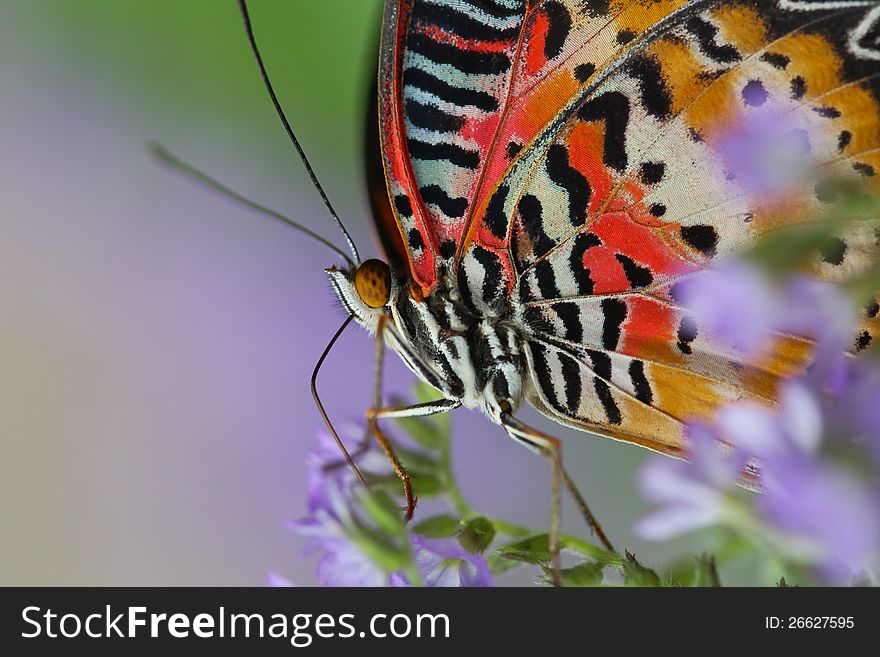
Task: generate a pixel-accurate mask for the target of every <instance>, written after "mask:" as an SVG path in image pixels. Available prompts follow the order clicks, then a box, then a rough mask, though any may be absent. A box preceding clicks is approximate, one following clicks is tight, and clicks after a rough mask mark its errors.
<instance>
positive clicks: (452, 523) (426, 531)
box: [412, 515, 461, 538]
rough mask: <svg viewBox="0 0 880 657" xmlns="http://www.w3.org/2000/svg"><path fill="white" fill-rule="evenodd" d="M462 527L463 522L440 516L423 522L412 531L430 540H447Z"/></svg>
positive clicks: (453, 517) (454, 518)
mask: <svg viewBox="0 0 880 657" xmlns="http://www.w3.org/2000/svg"><path fill="white" fill-rule="evenodd" d="M460 527H461V521H460V520H459V519H458V518H456V517H455V516H448V515H440V516H433V517H431V518H426V519H425V520H422V521H421V522H419V523H417V524H416V525H415V526H414V527H413V528H412V531H413V533H414V534H420V535H422V536H427V537H428V538H446V537H447V536H452V535H453V534H455V533H456V532H457V531H458V530H459V528H460Z"/></svg>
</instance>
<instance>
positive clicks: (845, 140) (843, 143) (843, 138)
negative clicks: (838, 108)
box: [837, 130, 852, 153]
mask: <svg viewBox="0 0 880 657" xmlns="http://www.w3.org/2000/svg"><path fill="white" fill-rule="evenodd" d="M851 141H852V133H851V132H850V131H849V130H843V131H841V133H840V134H839V135H838V136H837V152H838V153H843V151H845V150H846V147H847V146H849V144H850V142H851Z"/></svg>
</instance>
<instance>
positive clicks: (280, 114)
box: [238, 0, 361, 265]
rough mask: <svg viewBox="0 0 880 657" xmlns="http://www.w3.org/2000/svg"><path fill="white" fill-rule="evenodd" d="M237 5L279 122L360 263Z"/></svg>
mask: <svg viewBox="0 0 880 657" xmlns="http://www.w3.org/2000/svg"><path fill="white" fill-rule="evenodd" d="M238 6H239V8H240V9H241V16H242V18H243V19H244V29H245V31H246V32H247V37H248V41H249V42H250V44H251V50H253V52H254V58H255V59H256V60H257V66H259V67H260V75H261V76H262V77H263V83H264V84H265V85H266V91H268V92H269V97H270V98H271V99H272V104H273V105H274V106H275V111H276V112H277V113H278V117H279V118H280V119H281V123H283V124H284V129H285V130H286V131H287V136H288V137H290V141H291V143H293V147H294V148H295V149H296V152H297V153H298V154H299V157H300V159H301V160H302V163H303V165H304V166H305V168H306V171H308V173H309V177H310V178H311V179H312V184H313V185H314V186H315V189H317V190H318V193H319V194H320V195H321V198H322V199H323V200H324V205H325V206H327V210H328V211H329V212H330V216H332V217H333V220H334V221H335V222H336V225H337V226H339V230H341V231H342V234H343V235H345V241H346V242H348V248H349V249H350V250H351V253H352V255H353V256H354V260H355V264H357V265H360V263H361V257H360V254H358V250H357V247H356V246H355V244H354V240H352V239H351V235H349V234H348V231H347V230H346V228H345V226H344V225H343V223H342V220H341V219H340V218H339V215H338V214H336V210H334V209H333V204H332V203H330V199H329V198H327V194H326V193H325V192H324V188H323V187H321V183H320V182H318V176H316V175H315V170H314V169H312V165H311V164H310V163H309V158H307V157H306V154H305V151H303V149H302V146H300V144H299V140H298V139H297V138H296V135H295V134H294V132H293V128H291V127H290V122H289V121H288V120H287V116H286V115H285V114H284V110H283V109H282V108H281V103H280V102H278V96H276V95H275V89H274V88H273V87H272V82H271V81H270V80H269V74H268V72H267V71H266V65H265V64H264V63H263V57H262V55H260V49H259V48H258V47H257V39H256V37H254V28H253V25H251V17H250V14H249V13H248V8H247V3H246V2H245V0H238Z"/></svg>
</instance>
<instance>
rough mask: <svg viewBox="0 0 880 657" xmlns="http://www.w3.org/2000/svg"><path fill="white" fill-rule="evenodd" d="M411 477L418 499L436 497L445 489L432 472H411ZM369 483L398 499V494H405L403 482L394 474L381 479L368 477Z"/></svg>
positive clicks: (372, 476)
mask: <svg viewBox="0 0 880 657" xmlns="http://www.w3.org/2000/svg"><path fill="white" fill-rule="evenodd" d="M409 476H410V484H411V485H412V488H413V493H414V494H415V495H417V496H418V497H434V496H435V495H438V494H439V493H440V492H441V491H442V488H443V487H442V485H441V483H440V480H439V479H438V478H437V476H436V475H434V474H432V473H430V472H418V471H412V470H410V472H409ZM367 482H368V483H369V484H370V486H372V487H374V488H376V489H378V490H383V491H385V492H387V493H389V494H391V495H392V496H395V497H396V496H397V495H398V493H399V494H401V495H402V494H403V482H402V481H401V480H400V478H399V477H398V476H397V475H396V474H394V473H391V474H387V475H383V476H381V477H376V476H374V475H370V476H367Z"/></svg>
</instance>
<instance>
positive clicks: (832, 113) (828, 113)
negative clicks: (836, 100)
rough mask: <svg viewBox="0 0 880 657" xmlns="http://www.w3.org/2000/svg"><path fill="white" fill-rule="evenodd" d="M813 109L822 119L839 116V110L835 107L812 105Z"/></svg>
mask: <svg viewBox="0 0 880 657" xmlns="http://www.w3.org/2000/svg"><path fill="white" fill-rule="evenodd" d="M813 111H814V112H815V113H816V114H818V115H819V116H821V117H822V118H823V119H836V118H839V117H840V110H839V109H837V108H836V107H830V106H824V107H814V108H813Z"/></svg>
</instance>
